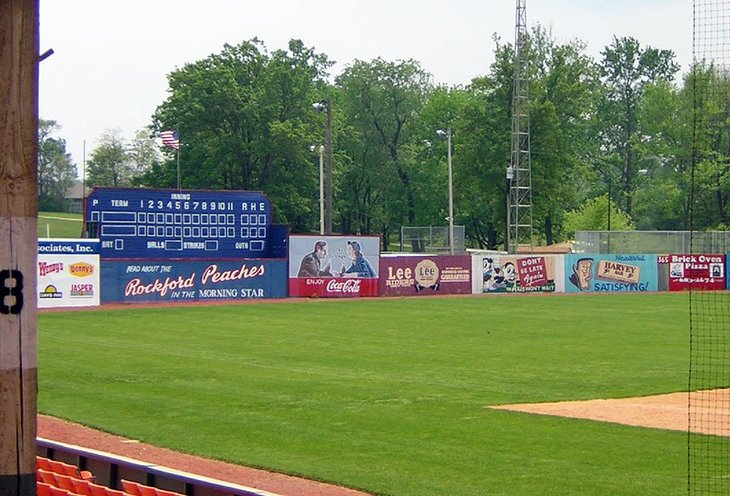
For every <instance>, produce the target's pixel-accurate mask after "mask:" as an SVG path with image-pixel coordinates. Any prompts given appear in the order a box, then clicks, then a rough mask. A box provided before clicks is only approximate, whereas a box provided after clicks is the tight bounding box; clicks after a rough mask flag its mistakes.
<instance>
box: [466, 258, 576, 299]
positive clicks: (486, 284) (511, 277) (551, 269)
mask: <svg viewBox="0 0 730 496" xmlns="http://www.w3.org/2000/svg"><path fill="white" fill-rule="evenodd" d="M472 266H473V270H474V273H475V274H481V280H480V281H477V282H478V284H477V286H475V292H476V293H480V292H484V293H535V292H549V293H553V292H556V291H557V292H562V291H563V284H562V272H563V264H562V257H560V256H556V255H496V254H495V255H492V254H490V255H480V256H477V257H475V259H474V263H473V265H472Z"/></svg>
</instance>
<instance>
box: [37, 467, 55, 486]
mask: <svg viewBox="0 0 730 496" xmlns="http://www.w3.org/2000/svg"><path fill="white" fill-rule="evenodd" d="M35 478H36V480H37V481H40V482H43V483H45V484H48V485H49V486H55V485H56V474H54V473H53V472H49V471H48V470H43V469H42V468H38V469H36V476H35Z"/></svg>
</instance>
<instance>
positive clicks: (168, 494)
mask: <svg viewBox="0 0 730 496" xmlns="http://www.w3.org/2000/svg"><path fill="white" fill-rule="evenodd" d="M157 496H183V495H182V494H180V493H176V492H173V491H166V490H165V489H158V490H157Z"/></svg>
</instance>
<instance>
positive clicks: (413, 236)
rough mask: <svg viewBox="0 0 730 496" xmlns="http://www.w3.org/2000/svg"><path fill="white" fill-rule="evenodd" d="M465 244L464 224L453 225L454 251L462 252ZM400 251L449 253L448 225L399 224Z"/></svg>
mask: <svg viewBox="0 0 730 496" xmlns="http://www.w3.org/2000/svg"><path fill="white" fill-rule="evenodd" d="M465 246H466V245H465V241H464V226H454V253H463V252H464V248H465ZM400 251H401V252H412V253H449V251H450V247H449V228H448V226H447V227H440V226H426V227H405V226H401V228H400Z"/></svg>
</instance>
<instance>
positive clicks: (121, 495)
mask: <svg viewBox="0 0 730 496" xmlns="http://www.w3.org/2000/svg"><path fill="white" fill-rule="evenodd" d="M106 496H130V495H129V494H127V493H125V492H124V491H117V490H116V489H107V490H106Z"/></svg>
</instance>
